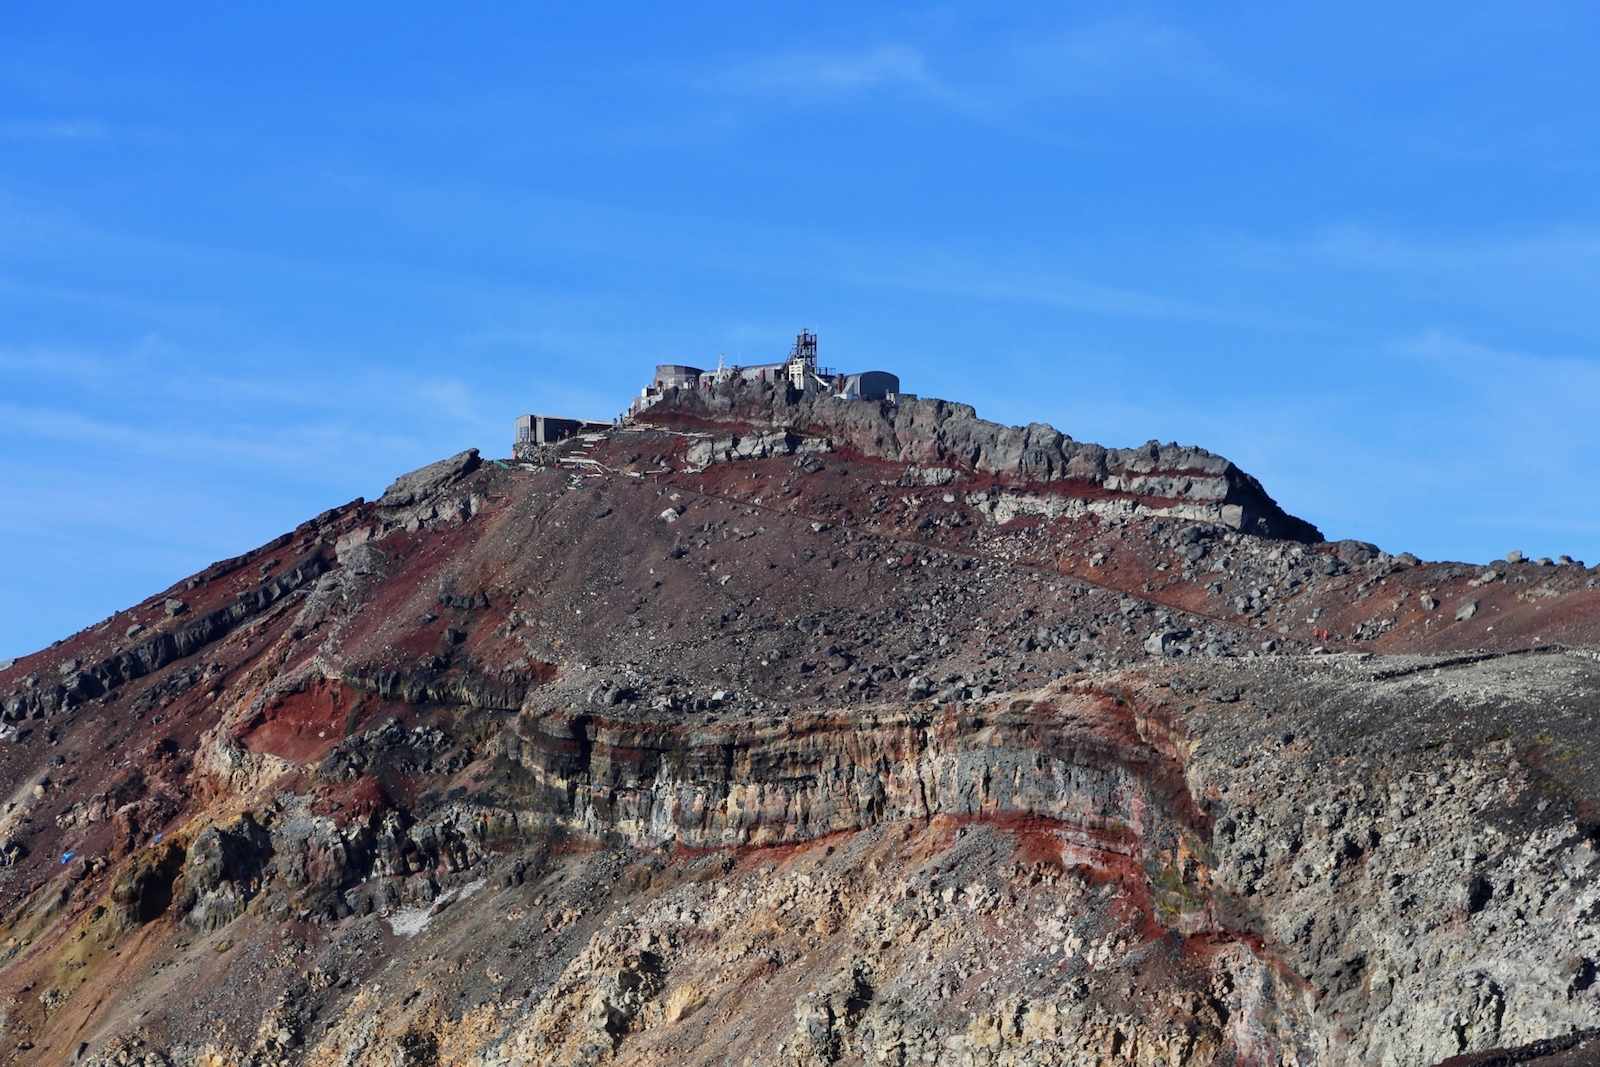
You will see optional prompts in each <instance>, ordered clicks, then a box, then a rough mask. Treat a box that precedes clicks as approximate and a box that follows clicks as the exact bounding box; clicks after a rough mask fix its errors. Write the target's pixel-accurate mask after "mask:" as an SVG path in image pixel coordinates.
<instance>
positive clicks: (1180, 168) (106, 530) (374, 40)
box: [0, 2, 1600, 657]
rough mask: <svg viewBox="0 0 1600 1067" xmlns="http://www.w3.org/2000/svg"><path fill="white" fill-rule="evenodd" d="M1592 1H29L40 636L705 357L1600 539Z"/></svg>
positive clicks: (1339, 522) (1458, 526)
mask: <svg viewBox="0 0 1600 1067" xmlns="http://www.w3.org/2000/svg"><path fill="white" fill-rule="evenodd" d="M1597 31H1600V7H1597V6H1596V5H1595V4H1592V3H1590V4H1560V3H1553V4H1541V3H1528V2H1523V3H1517V4H1509V3H1508V4H1472V3H1466V4H1459V3H1458V4H1451V5H1445V4H1426V3H1424V4H1411V5H1393V4H1382V5H1380V4H1358V3H1357V4H1343V5H1322V6H1321V7H1320V9H1313V7H1312V5H1303V4H1302V5H1291V4H1279V5H1262V4H1231V5H1220V4H1184V5H1167V6H1163V5H1148V4H1127V3H1118V4H1059V3H1058V4H1048V5H1046V4H1039V5H1030V4H1003V3H1002V4H997V3H986V4H981V5H980V4H972V5H940V6H910V5H907V6H896V5H890V4H875V5H861V4H829V3H816V2H808V3H805V4H787V5H786V4H762V5H732V4H730V5H723V6H717V5H707V4H691V5H644V4H609V5H560V6H557V5H506V4H501V5H489V4H460V5H454V6H453V7H451V8H450V9H448V10H447V9H445V8H443V7H438V6H431V7H423V6H420V5H395V4H386V5H376V4H373V5H355V4H343V5H327V4H319V5H310V4H293V3H283V4H275V5H270V6H266V5H258V6H256V7H255V8H251V7H249V6H246V5H217V4H207V5H200V4H194V5H173V4H160V3H153V4H139V5H127V4H96V3H85V4H77V5H61V4H51V5H47V4H12V5H7V7H6V10H5V12H4V14H3V16H0V501H3V504H4V507H3V509H0V607H3V608H4V610H3V611H0V657H4V656H7V655H15V654H20V653H23V652H26V651H30V650H32V649H34V648H37V647H39V646H41V645H44V644H47V643H49V642H50V641H51V640H54V639H56V638H58V637H61V636H64V635H66V634H67V633H70V632H72V631H74V630H76V629H78V628H79V627H81V626H84V625H87V624H90V623H92V622H95V621H98V620H99V619H101V618H103V617H105V616H106V615H108V614H109V613H110V612H112V611H113V610H115V609H117V608H119V607H123V606H126V605H128V604H130V603H134V602H136V601H138V600H140V599H141V598H143V597H144V596H146V595H148V594H150V593H152V592H154V591H156V590H158V589H160V588H162V587H164V586H165V585H167V584H168V583H169V582H171V581H173V580H176V579H178V578H181V577H183V576H185V575H187V574H189V573H192V572H193V571H195V570H198V569H199V568H201V567H203V566H204V565H206V564H207V563H209V562H211V561H212V560H214V559H218V558H222V557H226V556H229V555H233V554H236V553H238V552H241V551H244V550H245V549H248V548H250V547H252V546H254V545H256V544H258V543H260V542H262V541H264V540H267V539H269V538H271V537H273V536H275V535H277V534H278V533H280V532H282V531H284V530H286V529H289V528H290V527H292V526H294V525H295V524H296V523H297V522H299V521H301V520H303V519H305V518H307V517H309V516H310V515H312V514H315V513H316V512H317V511H320V510H322V509H323V508H326V507H329V506H331V505H334V504H338V503H342V502H344V501H347V500H349V499H351V498H353V497H355V496H357V495H365V496H367V497H369V498H371V497H373V496H375V495H377V494H378V493H379V492H381V491H382V489H383V487H384V486H385V485H386V484H387V483H388V482H389V481H390V480H391V479H392V478H393V477H394V476H395V475H396V474H398V473H401V472H403V471H405V470H408V469H411V468H414V467H416V466H419V465H421V464H422V463H425V462H428V461H430V460H432V459H435V458H438V457H440V456H443V455H446V454H449V453H453V452H456V451H458V450H460V449H462V448H465V447H468V446H477V447H479V448H481V449H483V450H484V451H485V453H486V454H490V455H503V454H505V453H506V452H507V451H509V441H510V434H511V426H512V420H513V419H514V418H515V416H516V415H518V414H520V413H522V412H524V411H530V410H531V411H555V412H570V413H574V414H581V415H587V416H609V415H612V414H614V413H616V412H617V411H619V410H620V409H622V407H623V406H624V405H625V404H626V403H627V400H628V398H629V396H630V395H631V394H632V393H633V392H635V391H636V390H637V388H638V386H639V385H641V384H643V382H644V381H645V380H646V379H647V378H648V376H649V373H650V370H651V368H652V366H653V365H654V364H655V363H657V362H668V361H672V362H689V363H698V364H702V365H712V364H714V363H715V361H716V358H717V354H718V353H719V352H725V353H727V355H728V357H729V358H730V360H733V359H743V360H744V361H745V362H752V361H755V360H758V359H770V358H778V357H780V356H781V355H782V353H783V352H784V350H785V348H786V346H787V344H788V342H789V341H790V340H791V339H792V337H793V334H794V333H795V331H796V330H797V329H798V328H799V327H800V326H802V325H805V326H810V327H812V328H814V329H816V330H817V331H818V332H819V333H820V335H821V346H822V352H823V359H824V362H827V363H830V364H833V365H837V366H842V367H846V368H850V369H862V368H866V367H881V368H884V369H890V370H894V371H896V372H898V373H899V374H900V375H901V377H902V380H903V382H904V385H905V388H906V389H908V390H910V391H914V392H918V393H921V394H923V395H933V396H943V397H948V398H952V399H958V400H964V401H967V402H970V403H973V404H975V405H976V406H977V408H978V410H979V413H980V414H981V415H984V416H985V417H989V418H994V419H999V420H1003V421H1007V422H1013V423H1021V422H1029V421H1034V420H1038V421H1046V422H1050V423H1052V424H1054V425H1056V426H1057V427H1059V428H1061V429H1062V430H1063V431H1065V432H1067V433H1070V434H1072V435H1073V436H1074V437H1077V438H1079V439H1081V440H1093V441H1099V442H1102V443H1105V444H1113V445H1128V444H1138V443H1141V442H1143V441H1145V440H1148V439H1150V438H1158V439H1160V440H1163V441H1168V440H1177V441H1180V442H1183V443H1185V444H1199V445H1202V446H1204V447H1207V448H1210V449H1212V450H1213V451H1216V452H1220V453H1222V454H1224V455H1226V456H1228V457H1229V458H1231V459H1233V460H1234V461H1235V462H1237V463H1238V464H1239V465H1240V466H1242V467H1244V468H1245V469H1246V470H1249V471H1250V472H1252V473H1254V474H1256V475H1257V476H1258V477H1260V478H1261V479H1262V481H1263V482H1264V483H1265V484H1266V486H1267V488H1268V490H1269V491H1270V492H1271V493H1273V494H1274V495H1275V496H1276V497H1277V498H1278V500H1279V501H1280V502H1282V503H1283V504H1284V505H1285V506H1286V507H1287V508H1289V509H1290V510H1291V511H1293V512H1294V513H1296V514H1299V515H1301V516H1304V517H1305V518H1307V519H1310V520H1312V521H1314V522H1316V523H1317V524H1318V525H1320V526H1321V527H1322V529H1323V530H1324V531H1325V532H1326V533H1327V534H1328V535H1329V536H1330V537H1335V538H1339V537H1358V538H1361V539H1364V540H1370V541H1374V542H1376V543H1378V544H1379V545H1381V546H1383V547H1385V548H1387V549H1389V550H1391V551H1395V552H1398V551H1402V550H1409V551H1412V552H1416V553H1418V554H1419V555H1423V556H1425V557H1429V558H1451V559H1465V560H1476V561H1486V560H1489V559H1491V558H1493V557H1496V556H1499V555H1501V554H1503V553H1504V552H1505V551H1507V550H1508V549H1512V548H1520V549H1522V550H1523V551H1525V552H1528V553H1530V554H1532V555H1535V556H1537V555H1552V556H1554V555H1556V554H1559V553H1568V554H1571V555H1573V556H1577V557H1580V558H1587V559H1589V560H1590V561H1591V562H1593V561H1595V560H1596V559H1600V518H1597V514H1596V508H1595V506H1594V501H1595V500H1596V499H1597V496H1600V493H1597V490H1600V462H1597V457H1600V428H1597V423H1600V420H1597V410H1596V400H1597V398H1600V352H1597V342H1600V302H1597V300H1596V294H1597V282H1600V203H1597V201H1600V180H1597V179H1600V173H1597V171H1600V166H1597V164H1600V151H1597V149H1600V108H1597V88H1600V84H1597V83H1600V73H1597V72H1600V62H1597V60H1600V32H1597Z"/></svg>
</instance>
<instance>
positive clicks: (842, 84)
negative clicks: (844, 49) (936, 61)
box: [724, 44, 948, 97]
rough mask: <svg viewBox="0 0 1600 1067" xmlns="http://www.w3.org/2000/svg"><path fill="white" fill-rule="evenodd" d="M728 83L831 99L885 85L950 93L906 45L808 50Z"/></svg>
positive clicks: (741, 71)
mask: <svg viewBox="0 0 1600 1067" xmlns="http://www.w3.org/2000/svg"><path fill="white" fill-rule="evenodd" d="M724 84H725V85H726V87H727V88H730V89H737V90H751V89H767V90H783V91H788V92H794V93H800V94H804V95H812V96H826V97H837V96H842V95H845V94H849V93H856V92H859V91H861V90H864V89H876V88H881V87H884V86H903V87H910V88H913V89H916V90H920V91H922V92H925V93H928V94H930V95H932V96H938V97H944V96H947V95H948V90H947V89H946V88H945V87H944V86H942V85H941V84H940V83H939V82H938V81H937V80H935V79H934V77H933V76H932V75H931V74H930V73H929V71H928V64H927V60H926V59H925V58H924V57H923V55H922V53H921V52H919V51H918V50H916V49H914V48H911V47H909V46H906V45H901V44H886V45H880V46H878V47H876V48H873V49H869V50H867V51H865V52H854V53H847V54H840V55H826V54H822V53H816V52H808V53H798V54H791V55H778V56H770V57H766V58H764V59H759V60H755V61H751V62H747V63H744V64H741V65H739V66H737V67H735V68H734V69H733V70H731V71H730V72H729V73H728V74H727V76H726V78H725V79H724Z"/></svg>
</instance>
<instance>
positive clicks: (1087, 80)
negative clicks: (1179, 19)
mask: <svg viewBox="0 0 1600 1067" xmlns="http://www.w3.org/2000/svg"><path fill="white" fill-rule="evenodd" d="M1013 55H1014V57H1015V59H1016V61H1017V63H1016V66H1015V68H1014V69H1015V70H1016V71H1017V73H1018V74H1019V75H1020V76H1021V77H1020V78H1019V79H1018V80H1017V81H1014V82H1013V83H1012V84H1013V85H1014V86H1017V87H1023V86H1026V85H1027V84H1028V83H1029V82H1031V83H1032V85H1031V88H1032V90H1033V91H1034V92H1039V91H1044V90H1049V91H1071V92H1079V91H1084V90H1104V89H1110V88H1118V87H1126V86H1128V85H1132V84H1139V83H1150V82H1155V81H1169V82H1170V81H1181V82H1184V83H1187V84H1189V85H1195V84H1199V83H1202V82H1207V81H1212V80H1214V79H1216V78H1217V77H1218V76H1219V75H1221V74H1222V73H1223V68H1222V65H1221V64H1220V63H1219V62H1218V61H1217V60H1216V59H1215V58H1214V57H1213V56H1212V55H1211V53H1210V51H1209V50H1208V49H1207V48H1206V47H1205V45H1204V43H1203V42H1202V41H1201V40H1200V39H1199V38H1197V37H1196V36H1194V35H1193V34H1191V33H1189V32H1186V31H1184V30H1182V29H1180V28H1178V27H1176V26H1173V25H1170V24H1167V23H1164V22H1156V21H1152V20H1150V19H1148V18H1141V17H1133V18H1126V19H1116V20H1107V21H1101V22H1095V23H1091V24H1088V25H1084V26H1075V27H1071V28H1068V29H1064V30H1062V31H1060V32H1057V33H1054V34H1048V35H1046V36H1044V37H1043V38H1042V39H1028V40H1023V41H1019V42H1017V43H1016V44H1015V45H1014V46H1013Z"/></svg>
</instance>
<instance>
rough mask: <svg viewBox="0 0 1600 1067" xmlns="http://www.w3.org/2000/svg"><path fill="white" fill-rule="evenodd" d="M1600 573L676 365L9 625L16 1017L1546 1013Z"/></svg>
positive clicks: (1596, 921) (1407, 1056) (937, 1026)
mask: <svg viewBox="0 0 1600 1067" xmlns="http://www.w3.org/2000/svg"><path fill="white" fill-rule="evenodd" d="M1596 586H1597V582H1596V572H1595V571H1592V570H1588V569H1585V568H1584V567H1582V566H1581V565H1578V564H1569V565H1562V566H1555V565H1543V564H1539V563H1533V562H1527V561H1519V562H1515V563H1511V562H1504V563H1496V564H1492V565H1490V566H1473V565H1466V564H1458V563H1428V562H1423V561H1420V560H1417V559H1415V558H1414V557H1411V556H1408V555H1399V556H1391V555H1390V554H1388V553H1385V552H1382V551H1380V550H1379V549H1377V548H1376V547H1375V546H1373V545H1369V544H1365V543H1362V542H1357V541H1343V542H1339V543H1328V542H1326V541H1324V540H1323V539H1322V536H1321V534H1320V533H1319V532H1318V531H1317V530H1316V529H1315V528H1314V527H1312V526H1311V525H1310V524H1308V523H1305V522H1303V521H1302V520H1299V519H1296V518H1294V517H1293V516H1291V515H1289V514H1287V513H1286V512H1285V511H1284V510H1283V509H1282V508H1280V507H1279V506H1278V505H1277V504H1276V503H1275V502H1274V501H1273V500H1272V499H1271V497H1270V496H1268V495H1267V493H1266V491H1265V490H1264V489H1263V488H1262V486H1261V485H1260V484H1259V483H1258V482H1257V481H1256V480H1255V479H1254V478H1251V477H1250V476H1249V475H1247V474H1245V473H1244V472H1242V471H1240V470H1238V468H1236V467H1235V466H1233V465H1232V464H1231V463H1229V462H1228V461H1226V460H1225V459H1222V458H1221V457H1218V456H1214V455H1211V454H1210V453H1207V452H1204V451H1202V450H1200V449H1190V448H1179V447H1178V446H1176V445H1166V446H1163V445H1158V444H1155V443H1152V444H1150V445H1148V446H1145V447H1144V448H1140V449H1107V448H1102V447H1100V446H1096V445H1088V444H1082V443H1080V442H1076V441H1073V440H1072V439H1070V438H1069V437H1067V436H1065V435H1063V434H1061V433H1059V432H1058V431H1056V430H1054V429H1051V428H1049V427H1045V426H1039V425H1035V426H1029V427H1025V428H1015V427H1004V426H998V425H996V424H993V423H988V422H984V421H982V420H979V419H978V418H977V417H976V414H975V413H974V412H973V409H972V408H970V407H967V406H965V405H961V404H953V403H949V402H946V401H939V400H916V399H910V398H901V399H900V400H899V402H898V403H892V402H889V401H865V400H850V401H846V400H839V399H836V398H833V397H828V396H819V395H815V394H806V393H801V392H800V391H799V390H794V389H787V388H785V387H784V386H783V385H781V384H779V385H773V384H771V383H768V382H759V381H756V382H739V381H733V382H728V383H724V384H719V385H717V386H716V387H715V388H702V389H683V390H677V389H669V390H666V391H664V393H663V394H662V395H661V396H660V398H659V401H658V402H656V403H654V404H653V405H652V406H650V407H648V408H647V409H646V410H644V411H643V412H641V413H640V414H639V416H638V417H637V418H636V419H634V420H631V421H630V422H628V423H627V424H624V425H619V426H617V427H615V428H613V429H611V430H609V431H605V432H598V433H590V434H584V435H580V436H575V437H573V438H571V439H568V440H566V441H563V442H560V443H559V444H554V445H538V446H534V447H528V448H523V447H521V446H519V449H518V458H517V459H516V460H514V461H511V462H506V461H499V460H494V461H484V460H483V459H481V457H480V456H479V455H478V453H477V452H475V451H468V452H463V453H461V454H460V455H457V456H454V457H451V458H450V459H447V460H444V461H441V462H440V463H436V464H433V465H431V466H429V467H425V468H423V469H422V470H419V471H416V472H413V473H411V474H408V475H406V476H404V477H402V478H400V479H399V480H398V481H396V482H395V483H394V485H392V486H391V487H390V488H389V489H388V491H387V492H385V493H384V494H383V495H382V496H381V497H380V498H379V499H378V500H376V501H372V502H366V501H362V500H356V501H353V502H352V503H350V504H347V505H345V506H343V507H339V508H334V509H331V510H329V511H327V512H325V513H323V514H322V515H319V516H317V517H316V518H315V519H313V520H311V521H309V522H306V523H304V524H302V525H301V526H299V527H297V528H296V529H295V530H293V531H291V532H289V533H287V534H285V535H284V536H282V537H280V538H277V539H276V540H274V541H272V542H270V543H268V544H267V545H264V546H262V547H260V548H258V549H256V550H254V551H252V552H249V553H246V554H245V555H242V556H239V557H237V558H235V559H231V560H226V561H223V562H220V563H217V564H215V565H213V566H211V567H209V568H207V569H206V570H204V571H202V572H201V573H200V574H197V575H195V576H194V577H192V578H190V579H188V580H186V581H184V582H181V583H179V584H178V585H176V586H174V587H172V588H171V589H167V590H164V591H162V592H160V593H158V594H156V595H155V596H153V597H151V598H150V599H148V600H146V601H144V602H142V603H140V604H138V605H136V606H134V607H132V608H129V609H128V610H126V611H122V612H118V613H117V614H116V615H115V616H113V617H112V618H110V619H107V620H106V621H105V622H103V623H101V624H99V625H97V626H94V627H91V628H89V629H87V630H85V631H83V632H82V633H79V634H76V635H74V636H72V637H70V638H68V639H66V640H64V641H61V642H58V643H57V644H55V645H53V646H52V647H50V648H48V649H45V650H42V651H40V652H38V653H35V654H33V655H30V656H25V657H22V658H20V659H18V660H16V661H14V662H11V663H9V664H5V665H4V666H3V669H0V735H3V737H0V781H3V782H4V783H6V786H7V790H8V792H7V794H6V795H5V797H4V799H3V804H0V1052H3V1055H4V1056H5V1057H6V1058H7V1059H8V1061H10V1062H16V1063H19V1064H34V1063H39V1064H58V1063H81V1064H93V1065H95V1067H100V1065H103V1064H104V1065H113V1064H114V1065H118V1067H123V1065H129V1064H140V1065H146V1067H221V1065H235V1064H236V1065H241V1067H244V1065H248V1067H266V1065H269V1064H271V1065H285V1067H287V1065H297V1067H298V1065H302V1064H304V1065H313V1064H314V1065H327V1067H333V1065H347V1064H348V1065H354V1064H369V1063H373V1064H376V1063H382V1064H395V1065H415V1067H433V1065H446V1064H448V1065H458V1064H459V1065H473V1067H489V1065H498V1064H569V1063H583V1064H609V1063H616V1064H634V1063H637V1064H657V1063H680V1062H689V1063H707V1064H712V1063H715V1064H740V1065H743V1064H762V1065H786V1067H820V1065H826V1064H835V1063H838V1064H853V1063H862V1064H874V1065H876V1064H890V1065H893V1067H909V1065H914V1064H952V1065H957V1064H959V1065H983V1067H990V1065H995V1067H998V1065H1023V1064H1095V1065H1113V1064H1130V1065H1132V1064H1137V1065H1145V1067H1153V1065H1156V1064H1161V1065H1168V1067H1176V1065H1212V1064H1218V1065H1220V1064H1229V1065H1232V1064H1298V1065H1302V1067H1305V1065H1311V1064H1392V1065H1418V1067H1426V1065H1432V1064H1441V1063H1446V1062H1448V1063H1452V1064H1470V1063H1477V1064H1489V1063H1496V1064H1501V1063H1503V1064H1511V1063H1538V1064H1544V1065H1547V1067H1554V1065H1556V1064H1578V1063H1589V1062H1594V1061H1595V1058H1596V1050H1597V1047H1600V1037H1597V1036H1596V1033H1597V1028H1600V985H1597V983H1596V977H1597V970H1596V968H1597V960H1600V818H1597V815H1596V807H1595V801H1596V798H1597V797H1600V770H1597V768H1600V760H1597V759H1596V755H1597V753H1596V751H1595V746H1596V740H1595V734H1596V731H1595V725H1596V722H1597V696H1596V694H1597V692H1600V659H1597V649H1596V645H1597V641H1600V639H1597V633H1600V590H1597V587H1596Z"/></svg>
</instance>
